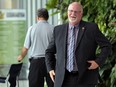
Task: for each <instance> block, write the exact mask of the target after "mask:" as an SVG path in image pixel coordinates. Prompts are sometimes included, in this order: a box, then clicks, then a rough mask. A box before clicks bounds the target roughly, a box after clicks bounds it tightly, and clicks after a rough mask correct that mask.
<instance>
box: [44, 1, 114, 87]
mask: <svg viewBox="0 0 116 87" xmlns="http://www.w3.org/2000/svg"><path fill="white" fill-rule="evenodd" d="M74 1H78V2H80V3H81V4H82V5H83V9H84V13H83V20H85V21H90V22H95V23H97V24H98V26H99V28H100V30H101V31H102V33H103V34H104V35H105V36H106V37H107V38H108V39H109V40H110V42H111V44H112V55H111V56H110V57H108V59H107V60H106V62H105V64H104V66H102V67H101V68H100V75H101V77H102V80H103V84H104V85H105V86H106V87H114V86H116V0H48V2H47V4H46V6H47V8H48V9H56V11H55V12H54V13H53V14H57V13H60V16H61V19H62V22H63V23H65V22H67V8H68V5H69V4H70V3H71V2H74ZM98 53H99V49H98ZM105 86H104V87H105Z"/></svg>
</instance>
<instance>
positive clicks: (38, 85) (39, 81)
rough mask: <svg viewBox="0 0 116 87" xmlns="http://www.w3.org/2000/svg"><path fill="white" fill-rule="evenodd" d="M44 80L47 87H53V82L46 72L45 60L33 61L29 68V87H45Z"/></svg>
mask: <svg viewBox="0 0 116 87" xmlns="http://www.w3.org/2000/svg"><path fill="white" fill-rule="evenodd" d="M44 80H46V83H47V87H53V81H52V80H51V78H50V76H49V74H48V73H47V70H46V65H45V58H40V59H32V60H31V62H30V68H29V87H44Z"/></svg>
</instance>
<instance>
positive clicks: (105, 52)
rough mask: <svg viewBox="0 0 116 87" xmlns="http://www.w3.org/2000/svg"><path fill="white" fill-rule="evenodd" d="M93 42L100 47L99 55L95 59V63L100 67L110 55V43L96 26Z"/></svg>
mask: <svg viewBox="0 0 116 87" xmlns="http://www.w3.org/2000/svg"><path fill="white" fill-rule="evenodd" d="M94 35H95V36H94V37H95V40H96V42H97V44H98V46H99V47H100V54H99V55H98V56H97V58H96V62H97V63H98V64H99V65H100V66H102V65H103V63H104V62H105V60H106V58H107V57H108V56H109V55H111V48H112V46H111V43H110V42H109V40H108V39H107V38H106V37H105V36H104V35H103V34H102V32H101V31H100V30H99V28H98V26H97V25H95V32H94Z"/></svg>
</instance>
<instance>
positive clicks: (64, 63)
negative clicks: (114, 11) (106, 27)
mask: <svg viewBox="0 0 116 87" xmlns="http://www.w3.org/2000/svg"><path fill="white" fill-rule="evenodd" d="M67 14H68V19H69V23H66V24H62V25H58V26H56V27H55V28H54V33H53V39H52V41H51V43H50V44H49V46H48V48H47V50H46V65H47V69H48V71H49V74H50V77H51V78H52V80H53V81H54V87H95V85H96V84H97V82H98V76H99V73H98V68H99V67H100V66H102V65H103V63H104V62H105V60H106V58H107V57H108V56H109V55H110V53H111V44H110V42H109V41H108V39H107V38H106V37H105V36H104V35H103V34H102V33H101V32H100V30H99V28H98V26H97V24H95V23H90V22H85V21H82V15H83V7H82V5H81V4H80V3H78V2H73V3H71V4H70V5H69V7H68V12H67ZM98 46H100V49H101V52H100V54H99V56H97V55H96V49H97V47H98ZM55 57H56V58H55Z"/></svg>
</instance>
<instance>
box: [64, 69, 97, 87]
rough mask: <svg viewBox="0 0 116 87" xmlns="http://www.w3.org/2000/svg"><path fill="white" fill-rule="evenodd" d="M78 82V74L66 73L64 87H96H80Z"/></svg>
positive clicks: (85, 86)
mask: <svg viewBox="0 0 116 87" xmlns="http://www.w3.org/2000/svg"><path fill="white" fill-rule="evenodd" d="M77 81H78V72H71V73H70V72H68V71H67V70H66V72H65V78H64V81H63V85H62V87H95V85H93V84H92V85H83V84H82V85H80V84H78V83H77Z"/></svg>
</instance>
